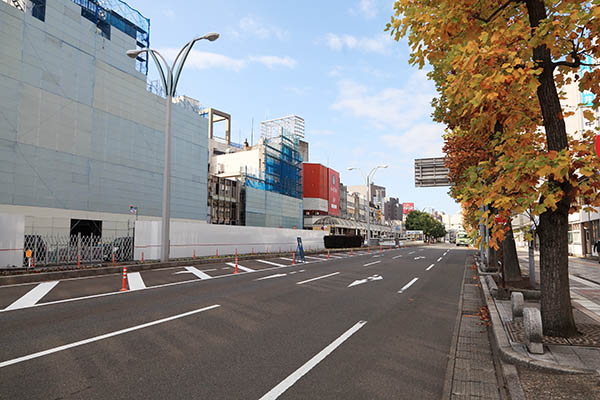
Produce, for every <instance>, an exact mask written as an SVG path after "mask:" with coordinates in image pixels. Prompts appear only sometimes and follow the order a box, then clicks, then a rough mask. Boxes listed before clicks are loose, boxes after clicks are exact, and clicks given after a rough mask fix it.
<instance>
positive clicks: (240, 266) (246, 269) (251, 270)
mask: <svg viewBox="0 0 600 400" xmlns="http://www.w3.org/2000/svg"><path fill="white" fill-rule="evenodd" d="M226 264H227V265H229V266H231V267H233V268H235V264H234V263H226ZM238 269H241V270H242V271H244V272H254V271H255V270H254V269H252V268H248V267H244V266H243V265H240V264H238Z"/></svg>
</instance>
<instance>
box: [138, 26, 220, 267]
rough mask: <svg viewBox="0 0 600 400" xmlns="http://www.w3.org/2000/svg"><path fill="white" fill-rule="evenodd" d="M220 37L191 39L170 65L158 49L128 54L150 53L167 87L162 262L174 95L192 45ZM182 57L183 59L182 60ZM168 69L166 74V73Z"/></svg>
mask: <svg viewBox="0 0 600 400" xmlns="http://www.w3.org/2000/svg"><path fill="white" fill-rule="evenodd" d="M218 38H219V34H218V33H207V34H206V35H204V36H200V37H197V38H194V39H192V40H190V41H189V42H188V43H187V44H186V45H185V46H183V48H182V49H181V50H180V51H179V54H177V57H175V61H173V64H172V65H171V66H169V64H168V63H167V61H166V60H165V58H164V57H163V56H162V55H161V54H160V53H159V52H158V51H156V50H154V49H149V48H143V49H139V50H128V51H127V55H128V56H129V57H131V58H133V59H135V58H137V57H138V56H139V55H140V54H142V53H148V54H149V55H150V57H152V59H153V60H154V63H155V64H156V68H157V69H158V73H159V74H160V80H161V82H162V85H163V88H164V89H165V95H166V97H167V99H166V100H167V121H166V127H165V165H164V174H163V198H162V227H161V244H160V247H161V251H160V259H161V261H162V262H167V261H168V260H169V228H170V219H171V215H170V214H171V106H172V103H173V96H175V90H176V89H177V83H178V82H179V76H180V75H181V70H182V68H183V64H184V63H185V60H186V59H187V57H188V55H189V54H190V51H192V47H193V46H194V44H195V43H196V42H197V41H199V40H203V39H206V40H210V41H211V42H212V41H215V40H217V39H218ZM180 58H181V60H180ZM165 71H166V74H165Z"/></svg>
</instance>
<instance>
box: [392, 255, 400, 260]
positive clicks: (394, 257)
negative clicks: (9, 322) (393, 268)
mask: <svg viewBox="0 0 600 400" xmlns="http://www.w3.org/2000/svg"><path fill="white" fill-rule="evenodd" d="M400 257H402V254H400V255H399V256H396V257H392V259H393V260H395V259H396V258H400Z"/></svg>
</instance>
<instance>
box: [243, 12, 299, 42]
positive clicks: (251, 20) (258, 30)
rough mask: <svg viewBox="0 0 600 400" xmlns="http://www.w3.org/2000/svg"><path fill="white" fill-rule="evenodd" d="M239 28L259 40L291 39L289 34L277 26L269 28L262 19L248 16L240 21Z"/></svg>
mask: <svg viewBox="0 0 600 400" xmlns="http://www.w3.org/2000/svg"><path fill="white" fill-rule="evenodd" d="M239 28H240V30H241V31H242V32H244V33H248V34H251V35H254V36H256V37H258V38H259V39H268V38H270V37H275V38H277V39H279V40H286V39H287V38H289V35H290V34H289V32H288V31H286V30H285V29H281V28H279V27H277V26H268V25H266V24H264V23H263V22H262V21H261V20H260V19H258V18H256V17H254V16H251V15H248V16H246V17H244V18H242V19H241V20H240V24H239Z"/></svg>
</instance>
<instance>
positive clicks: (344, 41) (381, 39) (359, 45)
mask: <svg viewBox="0 0 600 400" xmlns="http://www.w3.org/2000/svg"><path fill="white" fill-rule="evenodd" d="M325 43H326V44H327V46H329V48H330V49H332V50H335V51H342V50H344V49H349V50H355V49H356V50H360V51H363V52H365V53H380V54H384V53H387V52H388V51H389V48H390V46H391V44H392V39H391V37H390V36H389V35H387V34H381V35H377V36H375V37H356V36H352V35H336V34H335V33H328V34H327V35H325Z"/></svg>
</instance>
